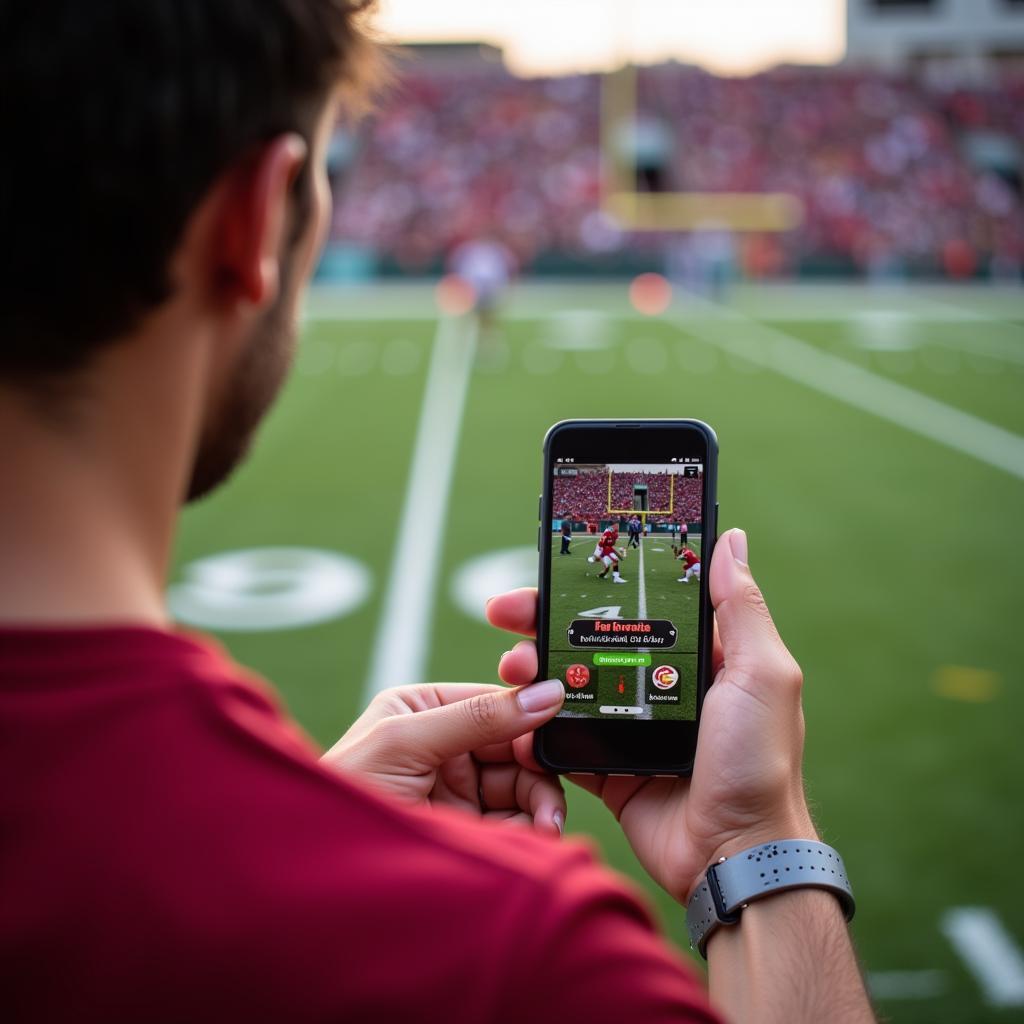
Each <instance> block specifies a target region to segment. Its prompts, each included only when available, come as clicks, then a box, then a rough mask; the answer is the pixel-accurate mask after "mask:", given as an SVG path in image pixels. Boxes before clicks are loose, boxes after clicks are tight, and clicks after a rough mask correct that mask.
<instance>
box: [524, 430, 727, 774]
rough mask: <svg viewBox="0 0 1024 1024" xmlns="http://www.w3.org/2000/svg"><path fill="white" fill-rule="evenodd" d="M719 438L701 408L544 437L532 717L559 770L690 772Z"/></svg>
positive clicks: (539, 752)
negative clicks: (548, 699)
mask: <svg viewBox="0 0 1024 1024" xmlns="http://www.w3.org/2000/svg"><path fill="white" fill-rule="evenodd" d="M717 468H718V440H717V438H716V437H715V433H714V431H713V430H712V429H711V428H710V427H709V426H708V425H707V424H706V423H702V422H700V421H699V420H565V421H563V422H561V423H556V424H555V425H554V426H553V427H552V428H551V429H550V430H549V431H548V433H547V436H546V437H545V439H544V488H543V494H542V495H541V500H540V529H539V534H538V548H539V549H540V574H539V577H540V583H539V607H538V617H537V648H538V657H539V673H538V676H537V678H538V679H560V680H561V681H562V684H563V685H564V686H565V706H564V707H563V709H562V711H560V712H559V714H558V715H557V716H556V717H555V718H554V719H552V720H551V721H550V722H549V723H548V724H547V725H545V726H543V727H542V728H541V729H539V730H537V733H536V735H535V740H534V744H535V746H534V750H535V754H536V757H537V760H538V761H539V762H540V764H541V765H543V766H544V767H545V768H547V769H548V770H550V771H554V772H592V773H607V774H619V775H673V776H674V775H688V774H689V773H690V772H691V771H692V769H693V758H694V753H695V751H696V747H697V728H698V724H699V722H700V709H701V704H702V703H703V700H704V695H705V693H706V692H707V688H708V686H709V685H710V672H711V644H712V610H711V605H710V601H709V598H708V581H707V567H708V566H709V565H710V562H711V554H712V551H713V550H714V545H715V537H716V531H717V526H718V502H717V498H716V492H717V487H716V478H717Z"/></svg>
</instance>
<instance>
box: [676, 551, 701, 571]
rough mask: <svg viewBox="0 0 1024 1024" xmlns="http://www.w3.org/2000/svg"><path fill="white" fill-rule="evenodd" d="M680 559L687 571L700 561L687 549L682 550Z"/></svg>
mask: <svg viewBox="0 0 1024 1024" xmlns="http://www.w3.org/2000/svg"><path fill="white" fill-rule="evenodd" d="M681 557H682V559H683V561H684V562H685V563H686V568H687V569H692V568H693V567H694V566H695V565H696V564H697V563H698V562H699V561H700V559H699V558H698V557H697V556H696V555H695V554H694V553H693V552H692V551H691V550H690V549H689V548H683V553H682V555H681Z"/></svg>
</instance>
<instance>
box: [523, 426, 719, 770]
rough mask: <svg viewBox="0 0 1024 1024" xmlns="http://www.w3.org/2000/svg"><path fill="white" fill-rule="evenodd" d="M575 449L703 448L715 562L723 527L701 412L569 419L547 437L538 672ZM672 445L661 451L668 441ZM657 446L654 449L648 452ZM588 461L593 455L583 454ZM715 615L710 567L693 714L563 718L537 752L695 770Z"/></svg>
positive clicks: (705, 518) (615, 455)
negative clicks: (562, 482)
mask: <svg viewBox="0 0 1024 1024" xmlns="http://www.w3.org/2000/svg"><path fill="white" fill-rule="evenodd" d="M567 447H568V448H569V449H571V450H572V451H573V452H579V453H581V454H582V453H584V452H590V451H594V452H595V455H596V453H597V452H598V451H600V453H601V457H600V458H597V457H595V458H593V460H592V461H593V462H609V463H613V462H631V461H632V462H636V461H637V459H636V452H637V451H638V450H639V451H643V452H644V453H645V454H644V458H643V460H642V461H644V462H648V461H649V462H652V463H657V462H666V463H667V462H669V457H668V452H669V451H671V450H676V449H677V448H678V451H679V453H680V454H681V455H682V454H686V455H689V456H691V457H692V456H694V455H698V456H700V457H701V459H702V461H703V464H704V491H703V506H702V522H701V561H702V562H703V563H704V564H705V565H710V563H711V555H712V552H713V550H714V545H715V540H716V539H717V530H718V504H717V475H718V439H717V438H716V436H715V432H714V431H713V430H712V429H711V427H709V426H708V425H707V424H706V423H704V422H702V421H700V420H691V419H679V420H623V419H616V420H563V421H561V422H560V423H556V424H555V425H554V426H553V427H552V428H551V429H550V430H549V431H548V432H547V435H546V436H545V438H544V460H543V462H544V470H543V472H544V478H543V489H542V494H541V502H540V523H539V532H538V548H539V550H540V569H539V574H538V577H539V580H538V598H539V600H538V607H537V649H538V667H539V672H538V679H543V678H546V674H547V664H548V644H549V635H548V618H549V604H550V594H549V592H550V566H551V550H552V545H553V535H552V533H551V529H550V526H551V520H552V519H553V517H554V515H553V513H554V510H553V508H552V501H553V487H552V479H553V472H552V470H553V466H554V464H555V459H556V458H558V457H559V453H560V452H561V453H563V456H562V457H567V456H566V455H565V454H564V453H565V451H566V448H567ZM663 448H664V449H665V450H664V451H662V449H663ZM649 451H653V452H655V453H661V454H662V455H665V456H666V457H664V458H659V457H658V455H657V454H653V455H652V456H651V457H650V458H648V457H647V454H646V453H647V452H649ZM577 461H579V462H580V463H581V464H584V463H586V462H587V461H591V460H590V459H589V457H577ZM712 631H713V615H712V609H711V603H710V599H709V597H708V581H707V572H706V571H705V572H704V573H703V574H702V578H701V582H700V612H699V619H698V633H699V635H698V652H697V653H698V657H697V717H696V720H695V721H693V722H675V721H670V722H657V721H645V722H642V723H641V722H633V723H627V722H624V721H622V720H608V721H602V720H594V719H582V718H556V719H553V720H552V721H551V722H549V723H548V724H547V725H545V726H543V727H542V728H541V729H538V730H537V732H536V734H535V737H534V754H535V756H536V758H537V760H538V762H539V763H540V764H541V765H542V766H543V767H545V768H547V769H548V770H549V771H553V772H558V773H568V772H584V773H594V774H614V775H689V774H690V773H691V771H692V770H693V758H694V754H695V752H696V748H697V732H698V728H699V723H700V713H701V707H702V705H703V703H704V696H705V694H706V692H707V688H708V686H709V685H710V671H711V650H712Z"/></svg>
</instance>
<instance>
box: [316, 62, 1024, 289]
mask: <svg viewBox="0 0 1024 1024" xmlns="http://www.w3.org/2000/svg"><path fill="white" fill-rule="evenodd" d="M405 72H406V73H405V74H404V75H403V76H402V77H401V79H400V81H399V82H398V84H397V86H396V88H395V89H394V91H393V92H392V93H391V94H390V95H389V97H388V98H387V100H386V102H385V104H384V106H383V107H382V109H381V110H380V111H379V112H378V113H377V114H376V115H375V116H374V117H373V118H372V119H371V120H370V121H369V122H367V124H365V125H364V126H363V128H362V129H361V130H360V132H359V133H358V135H357V136H355V137H354V138H349V139H343V138H339V139H338V140H336V141H337V144H336V147H335V154H336V158H337V159H336V167H335V171H336V174H335V183H336V196H335V199H336V211H335V218H334V225H333V237H334V239H335V240H336V241H345V242H349V243H354V244H357V245H364V246H367V247H372V248H373V249H374V250H375V252H376V253H377V254H378V256H379V257H380V258H381V259H382V260H383V262H384V263H385V264H387V265H389V266H391V267H393V268H395V269H400V270H403V271H405V272H418V271H425V270H436V269H438V268H439V267H440V266H441V265H442V264H443V261H444V258H445V256H446V254H447V253H448V252H450V250H451V249H452V247H453V246H455V245H457V244H458V243H459V242H460V241H463V240H465V239H467V238H471V237H480V236H484V235H488V234H492V235H496V236H498V237H499V238H500V239H501V240H502V241H503V242H504V243H505V244H506V245H508V246H509V247H510V248H511V250H512V251H513V252H514V253H515V254H516V256H517V258H518V260H519V261H520V263H521V265H522V266H523V267H524V268H532V269H544V264H545V261H547V262H548V263H551V262H552V261H555V262H557V261H559V260H561V261H562V262H563V263H565V264H566V265H567V266H572V265H574V264H575V265H579V266H581V267H585V266H590V267H595V268H600V267H601V266H602V265H610V264H614V262H615V260H616V258H617V257H620V256H622V254H624V253H627V252H633V253H635V252H636V251H637V250H638V249H639V251H640V252H645V251H646V252H647V253H648V254H652V253H655V252H659V251H663V249H664V247H665V245H666V244H667V239H666V238H664V237H662V238H659V237H658V236H657V235H651V234H645V235H643V236H642V237H633V236H630V235H629V234H627V233H626V232H624V231H623V230H622V229H621V228H620V227H619V226H618V225H617V224H616V223H615V222H614V220H613V219H612V218H610V217H609V216H608V215H607V214H606V213H604V212H603V211H602V210H601V206H600V198H601V188H602V185H601V174H602V166H601V137H600V89H601V83H600V79H599V78H598V77H597V76H574V77H566V78H547V79H544V78H538V79H520V78H515V77H513V76H511V75H510V74H508V73H507V72H505V71H504V70H503V69H502V68H501V67H500V66H495V67H490V68H487V67H475V66H474V67H469V68H467V69H465V70H464V71H461V72H453V71H452V70H451V69H450V68H448V69H445V70H444V72H443V73H442V72H431V71H430V70H429V69H428V68H424V67H421V66H419V65H410V66H408V67H406V69H405ZM638 96H639V109H640V110H641V112H642V116H643V117H645V118H647V119H648V121H650V122H657V123H658V124H659V125H660V127H659V131H660V132H661V137H662V140H663V141H662V145H663V146H664V147H665V149H666V159H665V164H666V166H665V173H664V179H665V180H664V183H663V184H664V187H665V188H666V189H667V190H671V191H683V190H700V191H705V190H708V191H781V192H787V193H791V194H793V195H795V196H797V197H799V199H800V200H801V201H802V203H803V205H804V209H805V219H804V223H803V225H802V226H801V227H800V228H798V229H797V230H796V231H793V232H789V233H786V234H783V235H763V236H756V235H753V236H745V237H744V238H743V239H742V244H741V245H740V246H739V248H738V250H737V254H736V258H737V260H738V262H739V264H740V265H741V268H742V270H743V271H744V272H745V273H746V274H747V275H749V276H755V277H756V276H771V275H774V274H777V273H792V272H800V271H803V272H815V271H818V272H827V271H847V272H859V273H864V274H868V275H876V276H885V275H900V274H905V273H907V274H913V273H940V274H945V275H948V276H952V277H969V276H973V275H976V274H984V275H988V274H991V275H993V276H996V277H1001V278H1015V277H1018V276H1019V275H1020V270H1021V265H1022V262H1024V206H1022V196H1021V180H1020V166H1021V158H1022V157H1021V150H1022V147H1024V77H1016V78H1014V77H1009V76H1004V78H1003V79H1002V80H1000V81H998V82H995V83H993V84H992V85H990V86H987V87H981V86H974V87H971V88H965V87H959V88H939V87H937V86H934V85H931V86H930V85H928V84H926V83H925V82H923V81H918V80H916V79H913V78H911V77H896V76H890V75H885V74H882V73H879V72H867V71H854V70H850V69H846V68H842V67H838V68H813V69H811V68H780V69H776V70H774V71H771V72H767V73H764V74H760V75H757V76H754V77H751V78H719V77H715V76H713V75H711V74H708V73H706V72H704V71H701V70H698V69H695V68H691V67H686V66H682V65H674V64H670V65H663V66H660V67H654V68H645V69H642V70H641V72H640V74H639V82H638ZM659 246H660V247H661V249H659Z"/></svg>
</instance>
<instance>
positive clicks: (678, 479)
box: [552, 470, 701, 525]
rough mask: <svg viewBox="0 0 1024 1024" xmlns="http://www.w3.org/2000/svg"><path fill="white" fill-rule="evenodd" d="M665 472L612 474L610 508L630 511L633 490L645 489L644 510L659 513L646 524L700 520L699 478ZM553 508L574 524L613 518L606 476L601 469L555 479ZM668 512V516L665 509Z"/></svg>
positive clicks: (560, 515)
mask: <svg viewBox="0 0 1024 1024" xmlns="http://www.w3.org/2000/svg"><path fill="white" fill-rule="evenodd" d="M673 475H674V477H675V480H674V483H672V484H671V487H670V482H669V474H668V473H613V474H612V487H611V493H612V506H611V507H612V508H613V509H619V510H622V509H631V508H633V501H634V495H635V491H634V487H635V486H636V485H637V484H639V485H641V486H643V487H646V488H647V507H648V508H650V509H656V510H662V511H660V512H655V513H652V514H648V515H646V516H645V517H644V519H645V520H646V522H647V524H649V525H655V524H658V523H671V522H672V521H677V522H678V521H682V522H689V523H699V522H700V520H701V507H700V503H701V479H700V477H686V476H683V475H682V474H678V473H677V474H673ZM552 508H553V509H554V511H555V515H556V516H558V517H567V518H570V519H572V520H573V521H576V522H588V521H591V520H596V521H601V520H608V519H609V518H612V517H611V516H610V515H609V512H608V474H607V473H606V472H605V471H604V470H596V471H588V470H582V471H580V472H579V473H578V474H577V475H576V476H556V477H555V479H554V486H553V489H552ZM668 509H671V510H672V511H671V513H670V512H668V511H667V510H668ZM626 518H629V516H628V514H627V515H626Z"/></svg>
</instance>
